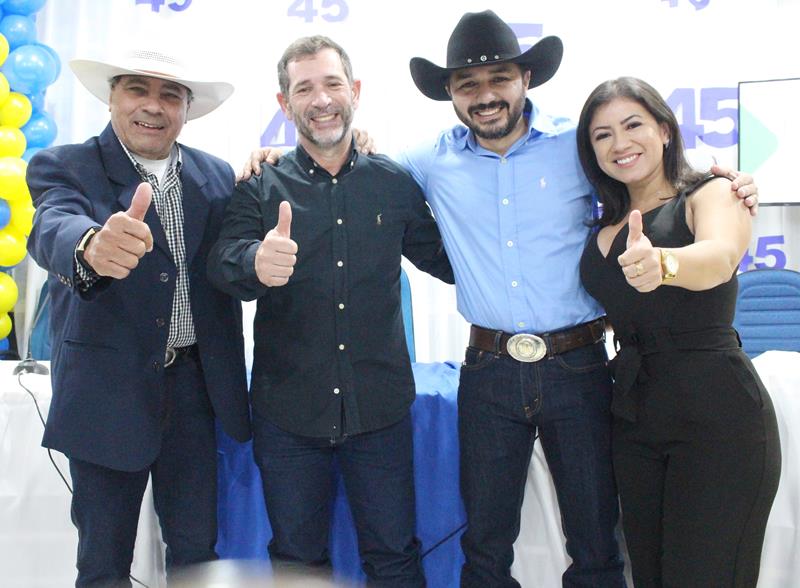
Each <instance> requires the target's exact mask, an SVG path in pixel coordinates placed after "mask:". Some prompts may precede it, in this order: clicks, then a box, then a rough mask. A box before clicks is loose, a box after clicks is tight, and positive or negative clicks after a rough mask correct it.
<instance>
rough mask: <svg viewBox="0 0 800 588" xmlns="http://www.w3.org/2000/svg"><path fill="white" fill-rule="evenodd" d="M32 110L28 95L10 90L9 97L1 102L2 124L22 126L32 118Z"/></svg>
mask: <svg viewBox="0 0 800 588" xmlns="http://www.w3.org/2000/svg"><path fill="white" fill-rule="evenodd" d="M6 83H8V81H7V80H6ZM32 112H33V105H32V104H31V101H30V100H29V99H28V97H27V96H25V95H24V94H20V93H19V92H9V93H8V98H6V100H5V102H3V103H2V104H0V125H3V126H6V127H16V128H20V127H21V126H23V125H24V124H25V123H26V122H28V120H30V118H31V113H32Z"/></svg>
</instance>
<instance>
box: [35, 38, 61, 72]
mask: <svg viewBox="0 0 800 588" xmlns="http://www.w3.org/2000/svg"><path fill="white" fill-rule="evenodd" d="M34 45H36V46H38V47H41V48H42V49H44V50H45V51H47V52H48V53H49V54H50V57H52V58H53V61H55V62H56V78H58V76H60V75H61V58H60V57H59V56H58V53H56V51H55V49H53V48H52V47H50V45H45V44H44V43H34ZM54 80H55V78H54Z"/></svg>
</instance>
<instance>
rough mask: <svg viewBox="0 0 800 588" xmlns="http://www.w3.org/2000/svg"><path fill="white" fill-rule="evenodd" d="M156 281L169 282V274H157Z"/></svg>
mask: <svg viewBox="0 0 800 588" xmlns="http://www.w3.org/2000/svg"><path fill="white" fill-rule="evenodd" d="M158 279H159V280H161V281H162V282H169V274H168V273H167V272H161V273H160V274H158Z"/></svg>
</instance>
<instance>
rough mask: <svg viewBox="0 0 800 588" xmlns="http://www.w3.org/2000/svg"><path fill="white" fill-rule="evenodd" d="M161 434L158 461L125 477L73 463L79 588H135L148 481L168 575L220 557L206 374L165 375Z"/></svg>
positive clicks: (189, 368) (189, 364) (190, 370)
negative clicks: (134, 572) (133, 570)
mask: <svg viewBox="0 0 800 588" xmlns="http://www.w3.org/2000/svg"><path fill="white" fill-rule="evenodd" d="M166 379H167V387H166V395H165V399H164V405H163V418H164V431H163V436H162V440H161V452H160V453H159V455H158V458H157V459H156V461H155V462H154V463H153V464H152V465H151V466H150V467H149V468H146V469H144V470H141V471H138V472H123V471H119V470H113V469H110V468H106V467H103V466H100V465H97V464H93V463H88V462H85V461H81V460H78V459H73V458H71V459H70V462H69V468H70V473H71V475H72V487H73V496H72V520H73V522H74V523H75V526H76V527H77V528H78V564H77V566H78V578H77V580H76V582H75V585H76V586H130V585H131V583H130V581H129V580H128V574H130V569H131V562H132V560H133V546H134V543H135V542H136V528H137V526H138V521H139V511H140V509H141V505H142V497H143V496H144V491H145V488H146V487H147V480H148V478H149V477H150V475H152V477H153V500H154V502H155V509H156V512H157V513H158V518H159V522H160V524H161V534H162V536H163V538H164V542H165V543H166V544H167V552H166V564H167V570H168V572H169V571H171V570H174V569H175V568H176V567H177V566H184V565H188V564H193V563H198V562H203V561H209V560H213V559H216V557H217V555H216V553H215V552H214V544H215V543H216V541H217V443H216V432H215V429H214V411H213V409H212V407H211V402H210V401H209V398H208V395H207V394H206V388H205V383H204V381H203V372H202V368H201V367H200V366H199V364H198V363H197V362H196V360H194V359H191V358H189V359H183V360H180V361H178V362H176V363H175V364H174V365H173V366H172V367H170V368H169V369H168V370H167V374H166Z"/></svg>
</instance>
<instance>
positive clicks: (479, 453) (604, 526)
mask: <svg viewBox="0 0 800 588" xmlns="http://www.w3.org/2000/svg"><path fill="white" fill-rule="evenodd" d="M606 360H607V357H606V352H605V348H604V346H603V344H602V343H598V344H595V345H589V346H586V347H582V348H579V349H576V350H573V351H570V352H567V353H564V354H561V355H558V356H556V357H554V358H552V359H544V360H542V361H539V362H534V363H521V362H518V361H516V360H515V359H512V358H511V357H507V356H502V355H494V354H492V353H489V352H484V351H478V350H476V349H473V348H468V349H467V352H466V358H465V361H464V364H463V365H462V367H461V381H460V384H459V389H458V417H459V440H460V444H461V461H460V467H461V493H462V497H463V498H464V505H465V507H466V511H467V530H466V531H465V533H464V535H463V536H462V539H461V545H462V547H463V549H464V555H465V557H466V563H465V564H464V567H463V568H462V571H461V585H462V586H465V587H475V588H495V587H507V586H508V587H511V586H513V587H518V586H519V583H518V582H517V581H516V580H514V579H513V578H512V577H511V574H510V567H511V564H512V562H513V560H514V552H513V544H514V541H515V540H516V539H517V536H518V535H519V528H520V508H521V506H522V499H523V495H524V488H525V480H526V476H527V472H528V464H529V462H530V458H531V453H532V451H533V444H534V441H535V439H536V433H537V431H538V436H539V439H541V442H542V448H543V449H544V454H545V457H546V458H547V463H548V465H549V467H550V472H551V474H552V476H553V482H554V484H555V488H556V494H557V496H558V503H559V506H560V509H561V520H562V527H563V531H564V535H565V536H566V538H567V544H566V548H567V553H568V554H569V555H570V557H572V560H573V563H572V565H570V566H569V568H568V569H567V570H566V572H565V573H564V575H563V585H564V586H565V587H578V586H585V587H591V588H600V587H614V588H618V587H624V586H625V580H624V578H623V563H622V558H621V556H620V553H619V548H618V546H617V541H616V537H615V534H614V533H615V531H614V529H615V526H616V524H617V519H618V516H619V512H618V503H617V493H616V486H615V484H614V476H613V471H612V466H611V447H610V443H611V416H610V412H609V407H610V403H611V380H610V376H609V370H608V368H607V366H606Z"/></svg>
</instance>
